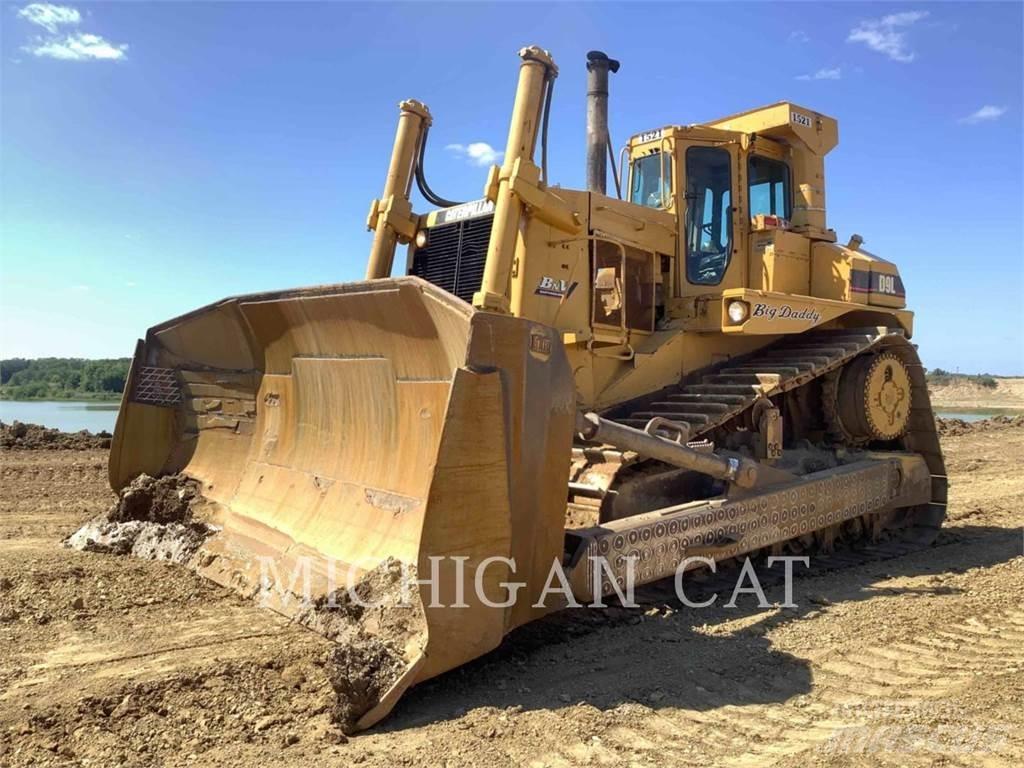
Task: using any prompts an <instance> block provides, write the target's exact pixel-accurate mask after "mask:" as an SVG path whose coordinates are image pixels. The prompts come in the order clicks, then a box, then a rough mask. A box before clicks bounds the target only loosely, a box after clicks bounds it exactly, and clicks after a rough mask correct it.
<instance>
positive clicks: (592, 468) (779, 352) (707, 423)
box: [570, 328, 946, 546]
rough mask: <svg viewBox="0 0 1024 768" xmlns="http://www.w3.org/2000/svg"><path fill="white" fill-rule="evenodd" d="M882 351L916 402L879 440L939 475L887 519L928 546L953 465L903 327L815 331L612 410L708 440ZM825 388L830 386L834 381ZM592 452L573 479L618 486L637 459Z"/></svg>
mask: <svg viewBox="0 0 1024 768" xmlns="http://www.w3.org/2000/svg"><path fill="white" fill-rule="evenodd" d="M880 352H887V353H891V354H895V355H896V356H898V357H899V358H900V359H901V360H902V361H903V363H904V364H905V366H906V367H907V370H908V372H909V374H910V378H911V386H912V393H911V397H912V401H911V412H910V419H909V425H908V429H907V432H906V434H905V435H904V436H903V437H902V438H900V439H899V440H897V441H891V442H890V443H886V444H884V445H882V446H879V447H881V448H883V449H887V450H903V451H909V452H912V453H917V454H920V455H921V456H922V457H923V458H924V460H925V462H926V463H927V465H928V469H929V471H930V472H931V475H932V499H931V503H929V504H928V505H926V506H924V507H922V508H914V509H912V510H907V511H905V512H904V513H903V514H902V515H901V516H896V517H894V518H893V519H889V520H886V521H884V522H885V525H884V527H888V528H900V529H902V531H903V535H904V539H905V540H906V541H907V542H909V543H912V544H913V545H914V546H922V545H926V544H929V543H931V542H932V541H934V539H935V537H936V535H937V534H938V530H939V528H940V527H941V525H942V521H943V520H944V519H945V516H946V471H945V465H944V462H943V459H942V451H941V448H940V446H939V438H938V434H937V433H936V431H935V418H934V414H933V412H932V408H931V403H930V400H929V397H928V389H927V385H926V382H925V369H924V366H923V365H922V364H921V361H920V359H919V358H918V356H917V351H916V349H915V348H914V346H913V345H911V344H910V342H909V341H907V339H906V338H905V337H904V335H903V333H902V331H898V330H893V329H888V328H866V329H855V330H835V331H812V332H809V333H807V334H802V335H799V336H791V337H787V338H785V339H782V340H780V341H778V342H776V343H774V344H771V345H769V346H767V347H765V348H763V349H760V350H757V351H755V352H753V353H751V354H749V355H745V356H742V357H738V358H736V359H734V360H730V361H729V362H727V363H725V364H723V365H721V366H719V367H718V368H717V369H714V370H713V371H711V372H709V373H704V374H699V375H698V376H695V377H694V378H693V379H692V380H690V381H684V382H682V383H681V384H679V385H678V386H675V387H671V388H668V389H664V390H661V391H659V392H657V393H655V394H653V395H650V396H647V397H645V398H642V399H640V400H637V401H633V402H632V403H628V404H624V405H623V406H620V407H618V408H616V409H613V410H611V411H609V412H608V413H606V414H605V415H606V417H608V418H611V419H613V420H615V421H618V422H620V423H622V424H626V425H628V426H631V427H636V428H639V429H642V428H644V427H645V426H646V425H647V423H648V422H649V421H650V419H652V418H655V417H661V418H666V419H671V420H673V421H676V422H680V423H684V424H686V425H687V426H688V427H689V430H690V431H689V434H690V439H691V440H700V439H707V438H709V437H710V436H711V435H712V434H713V433H714V432H715V431H716V430H719V429H722V428H726V427H728V426H730V425H733V424H742V423H745V422H746V421H747V420H748V418H749V415H750V412H751V410H752V409H753V407H754V405H755V404H756V403H757V402H758V400H760V399H763V398H778V397H779V396H781V395H784V394H785V393H787V392H791V391H793V390H796V389H798V388H800V387H804V386H807V385H808V384H810V383H811V382H813V381H815V380H819V379H821V380H822V381H823V382H827V381H828V380H829V378H830V377H834V376H835V375H837V374H838V372H839V371H840V370H841V369H842V367H843V366H844V365H846V364H848V363H850V362H851V361H853V360H854V359H855V358H857V357H858V356H860V355H863V354H866V353H880ZM826 391H829V390H828V389H827V387H826ZM826 399H827V398H826ZM832 410H833V409H832V408H830V404H829V403H825V416H826V419H833V418H834V413H832ZM585 454H586V451H583V450H579V451H577V452H576V455H577V456H579V457H580V460H578V461H577V462H575V466H574V471H573V479H574V481H575V482H576V483H578V484H580V485H583V486H587V487H590V488H594V489H604V490H607V489H609V488H611V487H612V486H613V485H614V483H615V480H616V475H617V474H618V472H619V470H621V469H622V468H623V467H626V466H629V465H630V464H632V463H633V462H635V461H636V460H637V459H636V457H633V456H629V455H628V454H626V455H619V456H618V457H617V460H616V461H612V462H611V463H608V461H607V454H605V456H606V461H605V462H604V463H601V464H600V465H598V464H594V463H593V462H591V461H590V460H588V459H587V458H586V456H585ZM634 466H636V465H634ZM584 503H588V502H584ZM589 503H590V504H592V503H593V502H592V501H591V502H589ZM572 506H573V504H570V507H572Z"/></svg>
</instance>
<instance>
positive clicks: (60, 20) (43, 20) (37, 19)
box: [18, 3, 82, 34]
mask: <svg viewBox="0 0 1024 768" xmlns="http://www.w3.org/2000/svg"><path fill="white" fill-rule="evenodd" d="M18 16H19V17H21V18H23V19H24V20H25V21H27V22H28V23H29V24H35V25H36V26H40V27H42V28H43V29H45V30H46V31H47V32H50V33H53V34H55V33H56V32H57V27H59V26H61V25H70V26H77V25H78V23H79V22H80V21H81V20H82V15H81V14H80V13H79V12H78V11H77V10H75V9H74V8H69V7H68V6H66V5H51V4H50V3H32V4H31V5H26V6H25V7H24V8H22V9H21V10H20V11H18Z"/></svg>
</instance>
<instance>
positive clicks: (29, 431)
mask: <svg viewBox="0 0 1024 768" xmlns="http://www.w3.org/2000/svg"><path fill="white" fill-rule="evenodd" d="M110 438H111V434H110V433H109V432H88V431H86V430H84V429H83V430H82V431H81V432H61V431H60V430H59V429H49V428H47V427H44V426H41V425H39V424H24V423H22V422H20V421H15V422H13V423H11V424H4V423H3V422H2V421H0V448H3V449H7V450H14V451H18V450H21V451H33V450H36V451H37V450H43V449H48V450H54V449H58V450H68V451H85V450H89V449H92V448H109V447H110Z"/></svg>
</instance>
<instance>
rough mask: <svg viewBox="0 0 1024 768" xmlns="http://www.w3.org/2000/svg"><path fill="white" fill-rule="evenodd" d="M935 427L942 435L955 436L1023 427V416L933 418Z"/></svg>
mask: <svg viewBox="0 0 1024 768" xmlns="http://www.w3.org/2000/svg"><path fill="white" fill-rule="evenodd" d="M935 426H936V429H938V431H939V435H940V436H942V437H957V436H959V435H966V434H970V433H972V432H987V431H989V430H993V429H1021V428H1024V416H993V417H992V418H990V419H982V420H981V421H964V420H963V419H943V418H941V417H939V418H937V419H935Z"/></svg>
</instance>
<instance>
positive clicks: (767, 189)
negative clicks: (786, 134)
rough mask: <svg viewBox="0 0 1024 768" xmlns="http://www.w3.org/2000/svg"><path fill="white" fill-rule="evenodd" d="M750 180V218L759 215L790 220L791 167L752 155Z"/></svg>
mask: <svg viewBox="0 0 1024 768" xmlns="http://www.w3.org/2000/svg"><path fill="white" fill-rule="evenodd" d="M747 174H748V177H749V178H750V216H751V218H753V217H754V216H757V215H758V214H759V213H763V214H765V215H766V216H781V217H782V218H784V219H788V218H790V217H791V214H792V212H793V211H792V206H791V203H790V194H789V167H788V166H787V165H786V164H785V163H782V162H779V161H778V160H770V159H768V158H767V157H758V156H757V155H751V157H750V161H749V162H748V164H747Z"/></svg>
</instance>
